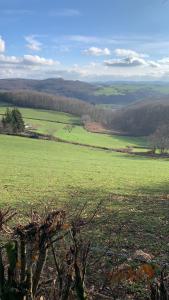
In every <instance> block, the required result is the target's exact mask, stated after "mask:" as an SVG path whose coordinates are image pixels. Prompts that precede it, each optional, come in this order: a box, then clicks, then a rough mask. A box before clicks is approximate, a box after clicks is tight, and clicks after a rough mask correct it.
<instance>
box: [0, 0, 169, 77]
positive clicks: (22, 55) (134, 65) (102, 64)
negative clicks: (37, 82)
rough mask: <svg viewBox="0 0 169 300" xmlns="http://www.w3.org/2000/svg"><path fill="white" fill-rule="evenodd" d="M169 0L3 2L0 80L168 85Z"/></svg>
mask: <svg viewBox="0 0 169 300" xmlns="http://www.w3.org/2000/svg"><path fill="white" fill-rule="evenodd" d="M168 16H169V0H29V1H23V0H0V78H37V79H43V78H57V77H63V78H64V79H73V80H83V81H89V82H92V81H116V80H117V81H119V80H122V81H124V80H127V81H130V80H137V81H153V80H154V81H157V80H158V81H159V80H162V81H169V17H168Z"/></svg>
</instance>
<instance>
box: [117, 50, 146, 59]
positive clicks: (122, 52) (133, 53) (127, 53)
mask: <svg viewBox="0 0 169 300" xmlns="http://www.w3.org/2000/svg"><path fill="white" fill-rule="evenodd" d="M114 52H115V54H116V55H117V56H119V57H126V56H127V57H133V56H134V57H148V55H147V54H142V53H138V52H136V51H133V50H130V49H115V51H114Z"/></svg>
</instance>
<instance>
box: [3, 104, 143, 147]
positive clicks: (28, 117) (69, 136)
mask: <svg viewBox="0 0 169 300" xmlns="http://www.w3.org/2000/svg"><path fill="white" fill-rule="evenodd" d="M20 110H21V112H22V115H23V117H24V118H25V122H26V123H27V124H30V125H32V126H33V127H34V128H35V129H36V130H37V131H38V132H40V133H44V134H52V135H54V136H56V137H59V138H61V139H63V140H66V141H69V142H78V143H82V144H88V145H91V146H92V145H93V146H100V147H109V148H125V147H127V146H144V145H145V140H144V139H142V138H135V137H121V136H116V135H114V136H112V135H108V134H97V133H91V132H88V131H86V130H85V129H84V128H83V127H82V126H76V125H74V124H78V123H79V124H80V120H79V118H77V117H75V116H72V115H69V114H65V113H58V112H53V111H45V110H35V109H25V108H21V109H20ZM4 111H5V108H0V113H4ZM57 122H62V123H63V124H62V123H57ZM68 124H70V126H69V125H68ZM71 125H73V126H71Z"/></svg>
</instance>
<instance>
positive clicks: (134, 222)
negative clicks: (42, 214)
mask: <svg viewBox="0 0 169 300" xmlns="http://www.w3.org/2000/svg"><path fill="white" fill-rule="evenodd" d="M3 110H4V108H0V112H1V113H2V112H3ZM22 113H23V115H24V117H25V121H26V122H29V123H31V124H32V125H34V126H35V127H36V128H37V129H36V130H38V131H41V132H45V133H48V132H52V133H54V135H56V136H58V137H61V138H63V139H65V140H68V141H70V140H73V141H78V142H81V143H88V144H91V145H101V146H110V147H125V146H126V145H131V144H132V145H140V146H141V145H145V141H144V139H140V138H134V139H132V138H129V137H117V136H109V135H103V134H94V133H89V132H87V131H85V130H84V129H83V128H82V127H81V126H77V125H74V124H75V123H78V122H79V119H78V118H76V117H74V116H71V115H68V114H61V113H56V112H51V111H41V110H32V109H22ZM58 122H63V123H58ZM72 126H73V127H72ZM0 193H1V200H0V206H1V207H2V206H4V205H10V206H12V207H13V206H14V207H16V208H17V209H18V210H22V211H24V212H27V210H28V209H30V206H33V207H34V208H35V209H36V210H37V209H38V210H39V209H41V208H42V207H43V206H44V205H50V204H51V205H53V203H55V204H56V205H60V206H62V205H63V204H64V203H66V204H67V203H68V202H69V203H71V204H72V206H73V207H75V206H76V205H77V203H79V205H80V206H82V205H84V203H85V202H86V201H87V202H88V205H87V208H86V209H87V211H88V212H89V211H90V210H92V209H93V208H94V207H96V205H97V203H98V202H99V201H100V200H104V202H103V205H102V209H101V211H100V213H99V214H98V216H97V218H96V220H95V221H94V224H93V225H92V228H91V232H90V231H89V235H90V234H91V237H92V239H93V236H95V240H94V241H93V243H95V244H96V245H95V246H96V248H99V249H101V250H102V251H103V249H104V245H105V241H106V239H107V238H108V237H111V238H112V245H111V247H112V249H113V251H114V253H115V251H117V255H118V254H119V251H120V250H119V249H124V248H125V249H127V253H128V255H130V253H131V252H132V251H134V250H135V249H138V248H141V249H143V250H144V251H150V252H152V253H154V254H155V255H157V256H158V257H160V255H164V256H165V253H166V251H168V248H167V247H168V246H167V244H168V243H169V239H168V236H169V229H168V225H167V224H168V223H167V222H168V211H169V160H168V159H153V158H148V157H141V156H134V155H133V156H132V155H128V154H122V153H116V152H111V151H103V150H98V149H93V148H90V147H89V148H85V147H83V146H77V145H72V144H66V143H60V142H53V141H45V140H34V139H28V138H22V137H14V136H6V135H0ZM75 204H76V205H75ZM119 228H120V229H119ZM115 248H116V249H115ZM101 250H99V251H101Z"/></svg>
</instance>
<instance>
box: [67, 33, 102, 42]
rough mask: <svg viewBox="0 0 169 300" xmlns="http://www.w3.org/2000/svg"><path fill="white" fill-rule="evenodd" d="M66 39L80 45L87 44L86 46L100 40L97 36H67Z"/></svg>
mask: <svg viewBox="0 0 169 300" xmlns="http://www.w3.org/2000/svg"><path fill="white" fill-rule="evenodd" d="M65 39H66V40H69V41H72V42H79V43H86V44H89V43H94V42H98V41H99V40H100V39H98V38H97V37H95V36H87V35H68V36H65Z"/></svg>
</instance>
